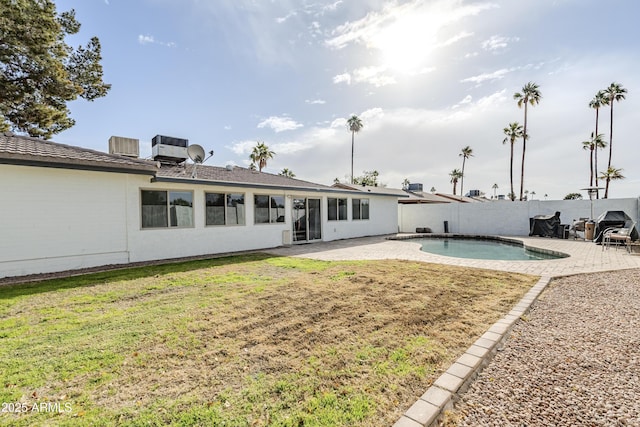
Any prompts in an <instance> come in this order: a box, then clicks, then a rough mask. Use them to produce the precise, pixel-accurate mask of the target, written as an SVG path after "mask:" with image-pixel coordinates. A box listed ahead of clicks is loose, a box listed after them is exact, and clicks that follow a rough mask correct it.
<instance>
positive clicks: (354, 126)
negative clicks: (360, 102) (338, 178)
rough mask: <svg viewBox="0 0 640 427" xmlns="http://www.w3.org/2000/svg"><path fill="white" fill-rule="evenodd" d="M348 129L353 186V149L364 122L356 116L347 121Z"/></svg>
mask: <svg viewBox="0 0 640 427" xmlns="http://www.w3.org/2000/svg"><path fill="white" fill-rule="evenodd" d="M347 127H348V128H349V131H350V132H351V184H353V147H354V139H355V135H356V133H357V132H360V131H361V130H362V128H363V127H364V125H363V124H362V120H360V118H359V117H358V116H356V115H355V114H354V115H353V116H351V117H350V118H349V120H347Z"/></svg>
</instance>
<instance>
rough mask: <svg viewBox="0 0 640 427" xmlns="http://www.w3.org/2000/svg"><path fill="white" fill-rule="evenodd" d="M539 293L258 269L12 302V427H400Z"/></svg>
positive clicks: (494, 279)
mask: <svg viewBox="0 0 640 427" xmlns="http://www.w3.org/2000/svg"><path fill="white" fill-rule="evenodd" d="M535 282H536V278H535V277H532V276H524V275H518V274H508V273H500V272H490V271H478V270H473V269H463V268H456V267H445V266H437V265H430V264H421V263H413V262H404V261H391V260H390V261H375V262H366V261H358V262H327V261H316V260H307V259H299V258H285V257H270V256H267V255H263V254H252V255H243V256H237V257H225V258H216V259H212V260H199V261H192V262H182V263H174V264H165V265H158V266H147V267H140V268H132V269H124V270H117V271H111V272H103V273H95V274H88V275H85V276H77V277H70V278H66V279H56V280H49V281H43V282H39V283H30V284H24V285H13V286H4V287H0V360H2V363H1V364H0V378H2V384H0V401H1V402H6V403H12V402H13V403H18V404H20V405H22V407H23V408H27V409H29V410H28V411H27V412H26V413H22V414H7V413H4V414H1V415H0V425H6V426H31V425H64V426H85V425H98V426H116V425H117V426H143V425H144V426H149V425H151V426H165V425H175V426H182V425H202V426H209V425H227V426H266V425H270V426H271V425H273V426H301V425H304V426H341V425H342V426H352V425H372V424H375V425H381V424H384V425H390V424H393V422H394V420H395V419H396V418H398V416H399V415H400V414H402V413H403V412H404V411H405V410H406V409H407V408H408V407H409V406H410V405H411V403H412V402H413V401H414V400H415V399H416V398H417V397H418V396H420V395H421V394H422V393H423V392H424V390H426V388H427V387H428V386H429V385H430V384H431V382H432V381H433V380H434V379H435V378H436V377H437V375H438V373H439V372H442V370H444V369H445V368H446V367H447V366H448V365H449V364H450V363H451V362H452V361H453V360H455V358H456V357H458V356H459V355H460V354H461V353H462V352H463V351H464V349H466V348H467V347H468V346H469V345H470V344H471V343H472V342H473V341H475V339H477V337H478V336H479V335H481V334H482V333H483V332H484V331H485V330H486V328H487V327H488V326H489V325H490V324H491V323H493V322H495V320H497V319H498V318H499V317H500V316H501V315H502V314H503V313H505V312H507V311H508V310H509V309H510V308H511V307H512V306H513V305H514V304H515V303H516V302H517V301H518V299H519V298H521V296H522V295H523V294H524V293H525V292H526V291H527V290H528V289H529V288H530V287H531V286H532V285H533V284H535ZM43 402H44V403H45V406H46V404H50V406H49V409H51V408H56V406H55V405H58V408H59V409H62V410H61V411H38V410H33V408H36V409H37V408H39V407H40V406H39V405H42V404H43ZM51 405H53V406H51ZM68 408H70V409H69V410H68V411H67V410H66V409H68Z"/></svg>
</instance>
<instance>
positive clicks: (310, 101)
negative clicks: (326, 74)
mask: <svg viewBox="0 0 640 427" xmlns="http://www.w3.org/2000/svg"><path fill="white" fill-rule="evenodd" d="M304 102H305V103H307V104H311V105H318V104H326V103H327V101H325V100H324V99H306V100H305V101H304Z"/></svg>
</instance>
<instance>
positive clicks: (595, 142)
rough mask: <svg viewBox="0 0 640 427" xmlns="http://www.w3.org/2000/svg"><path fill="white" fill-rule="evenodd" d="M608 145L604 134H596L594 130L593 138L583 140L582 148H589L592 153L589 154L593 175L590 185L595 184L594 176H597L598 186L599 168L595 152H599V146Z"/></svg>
mask: <svg viewBox="0 0 640 427" xmlns="http://www.w3.org/2000/svg"><path fill="white" fill-rule="evenodd" d="M606 146H607V143H606V142H605V140H604V135H602V134H600V135H596V136H594V134H593V132H592V133H591V139H590V140H588V141H583V142H582V148H583V149H584V150H589V151H590V154H589V164H590V167H591V175H590V178H589V187H592V186H593V178H594V176H595V177H596V187H597V186H598V179H597V173H598V170H597V169H596V167H595V162H594V159H595V155H596V154H595V153H597V152H598V149H599V148H604V147H606Z"/></svg>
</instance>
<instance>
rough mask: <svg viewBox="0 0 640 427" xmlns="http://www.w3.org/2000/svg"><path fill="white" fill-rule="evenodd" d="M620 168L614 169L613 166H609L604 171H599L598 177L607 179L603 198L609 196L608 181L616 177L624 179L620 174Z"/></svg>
mask: <svg viewBox="0 0 640 427" xmlns="http://www.w3.org/2000/svg"><path fill="white" fill-rule="evenodd" d="M621 172H622V169H616V168H614V167H613V166H609V167H608V168H607V170H606V171H605V172H601V173H600V178H602V179H604V180H606V181H607V185H606V188H605V190H604V198H605V199H607V198H609V182H610V181H615V180H617V179H624V176H623V175H622V173H621Z"/></svg>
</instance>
